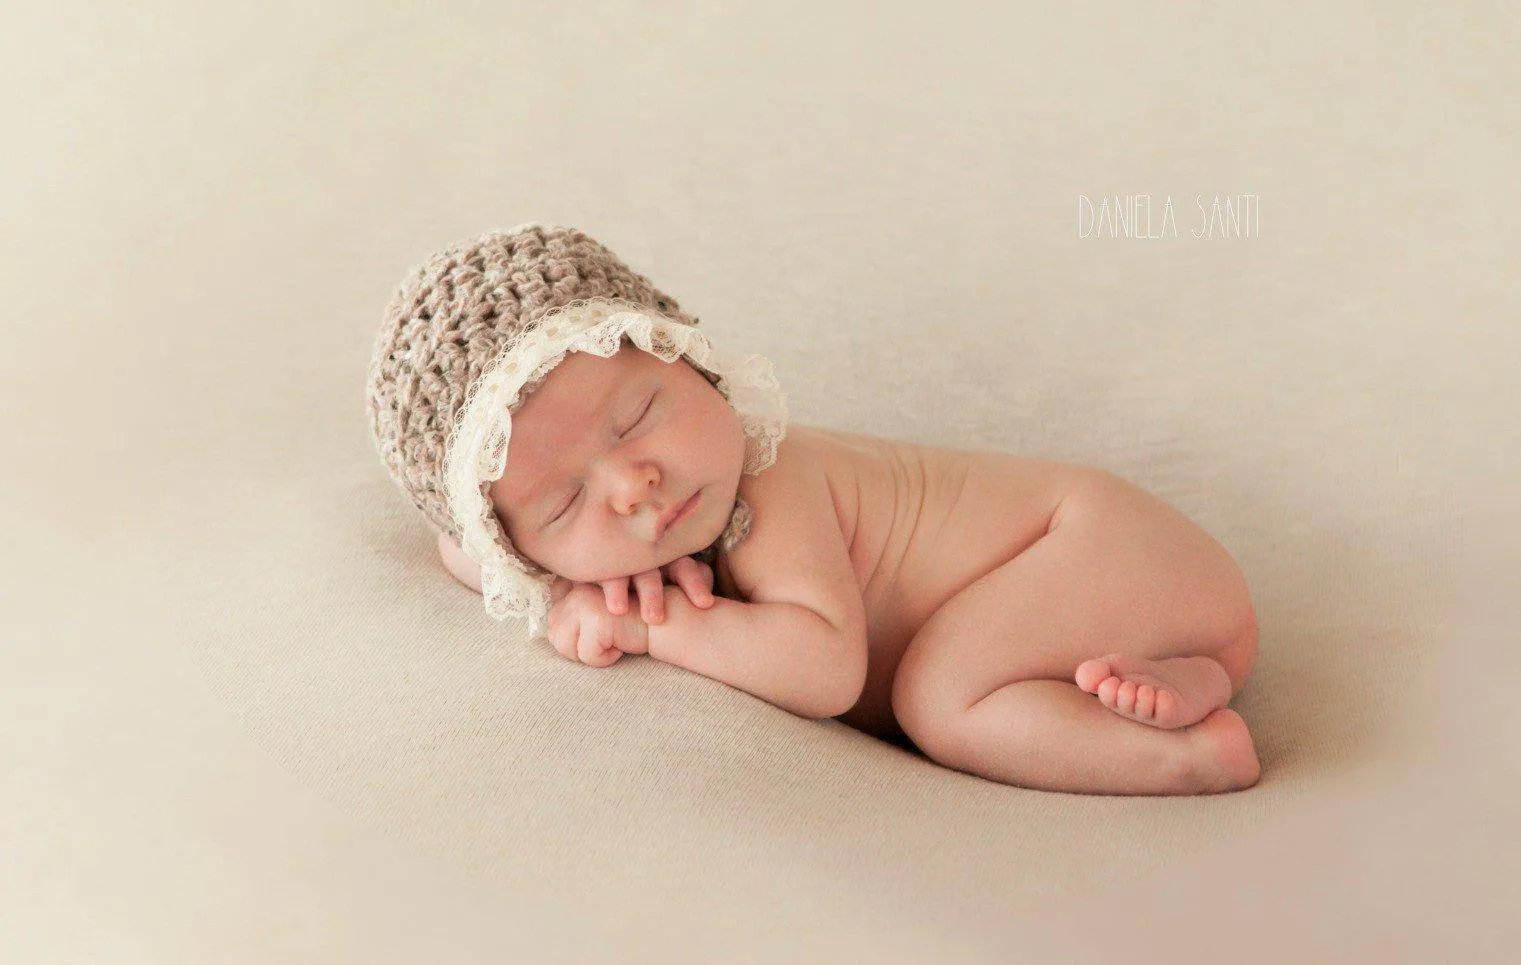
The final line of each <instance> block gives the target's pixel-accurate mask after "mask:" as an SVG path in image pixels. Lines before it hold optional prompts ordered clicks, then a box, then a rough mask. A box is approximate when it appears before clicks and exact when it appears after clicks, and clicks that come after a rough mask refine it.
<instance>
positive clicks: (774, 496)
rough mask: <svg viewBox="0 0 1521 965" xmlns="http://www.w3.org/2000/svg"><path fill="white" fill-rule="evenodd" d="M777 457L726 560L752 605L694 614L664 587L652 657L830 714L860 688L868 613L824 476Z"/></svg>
mask: <svg viewBox="0 0 1521 965" xmlns="http://www.w3.org/2000/svg"><path fill="white" fill-rule="evenodd" d="M782 452H783V453H784V455H782V456H779V457H778V464H777V466H776V467H774V468H773V469H771V470H768V471H767V472H765V473H762V474H761V475H759V476H757V477H755V478H754V480H753V481H751V483H750V486H751V492H750V495H749V497H748V498H749V499H750V501H751V503H752V504H753V505H754V506H755V507H756V512H755V519H754V522H753V523H752V525H751V529H750V533H749V534H748V535H747V536H746V537H745V538H744V540H743V541H742V542H741V543H740V544H739V546H737V547H736V548H735V549H734V550H732V551H731V552H730V554H729V568H730V570H731V571H732V572H733V574H734V580H735V583H736V584H738V585H739V588H740V589H741V590H742V591H743V594H744V596H745V597H747V598H748V600H749V601H750V602H748V603H744V602H740V601H737V600H729V599H724V598H718V599H715V600H714V603H713V606H712V607H711V608H709V609H706V610H700V609H698V608H697V607H695V606H693V605H692V604H691V603H690V602H688V601H687V600H685V599H682V598H681V594H680V593H679V592H675V588H674V587H667V588H666V590H665V597H666V607H667V611H668V614H669V616H668V617H667V619H666V622H665V623H664V624H661V625H659V626H651V627H650V628H649V655H650V656H651V657H654V658H655V659H656V660H660V661H663V662H665V663H671V664H675V665H677V666H679V667H683V668H685V669H687V670H690V671H692V672H694V673H699V674H702V675H703V676H704V677H710V678H712V679H714V680H718V681H721V682H723V683H726V684H728V685H729V686H731V687H737V688H739V689H740V690H743V691H746V692H747V693H750V694H754V695H755V696H757V697H759V698H761V699H762V700H765V701H767V702H769V703H772V704H775V705H776V706H778V707H780V708H782V709H783V710H786V711H788V712H790V713H794V714H797V715H799V716H801V717H811V718H824V717H835V716H838V715H840V714H843V713H845V712H846V711H847V710H849V709H850V708H851V707H853V706H855V704H856V701H857V700H859V699H860V696H861V692H862V691H863V690H864V689H865V686H866V666H867V647H866V608H865V604H864V602H863V601H862V599H861V591H860V586H859V585H858V584H857V582H856V578H855V571H854V570H853V568H852V567H851V565H850V554H849V548H848V547H847V546H846V545H845V536H844V534H843V533H842V532H840V525H839V518H838V517H837V516H836V514H835V511H834V502H833V499H832V498H831V496H830V494H829V485H828V482H827V481H826V480H825V478H824V475H823V471H822V469H821V468H820V467H817V466H809V465H805V464H794V463H786V464H784V460H786V459H787V454H788V450H787V448H786V447H785V446H784V447H783V449H782Z"/></svg>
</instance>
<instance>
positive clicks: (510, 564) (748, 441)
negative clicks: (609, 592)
mask: <svg viewBox="0 0 1521 965" xmlns="http://www.w3.org/2000/svg"><path fill="white" fill-rule="evenodd" d="M625 335H626V336H628V338H629V339H630V340H632V341H633V343H634V344H635V345H637V346H638V347H639V348H641V349H643V350H644V351H646V352H649V353H650V354H651V355H654V356H657V357H658V358H660V359H662V360H663V361H665V362H675V361H676V360H677V359H678V358H680V357H681V356H683V355H685V356H686V357H687V358H688V359H690V360H691V361H692V362H693V363H694V364H695V365H697V366H698V367H699V368H700V369H702V370H704V371H706V372H708V373H710V374H711V375H713V376H715V377H716V379H717V382H716V388H717V389H718V391H719V392H720V393H722V394H723V396H724V398H726V399H728V401H729V405H730V406H732V407H733V409H734V411H735V412H736V413H738V415H739V417H740V422H741V424H742V425H743V427H744V432H745V462H744V472H745V473H746V474H747V475H752V476H753V475H758V474H760V473H761V472H762V471H763V470H765V469H767V468H769V467H770V466H771V465H772V463H774V462H776V451H777V446H778V445H779V444H780V443H781V441H782V439H783V437H785V436H786V433H787V420H788V411H787V400H786V397H785V396H784V395H783V394H782V392H781V389H780V387H779V386H778V385H777V381H776V376H775V373H774V371H773V368H772V365H771V362H770V361H769V360H768V359H766V358H765V357H764V356H760V355H747V356H745V357H744V358H743V359H739V360H726V359H724V358H721V357H719V356H717V355H716V353H714V351H713V347H712V345H711V343H709V341H708V337H707V335H706V334H705V333H703V332H701V331H699V330H698V329H697V328H695V327H694V326H691V325H687V324H685V323H682V322H679V321H676V320H675V319H671V318H667V317H665V316H663V315H661V314H659V313H657V312H654V311H652V310H651V309H649V308H647V307H645V306H643V305H640V304H638V303H635V302H630V301H627V300H624V299H619V298H590V299H577V300H576V301H573V302H570V303H569V304H566V305H562V306H560V307H558V308H555V309H553V310H552V311H550V312H548V313H546V314H545V315H544V316H543V317H542V318H541V319H540V321H539V323H538V324H536V325H534V326H533V327H531V328H529V329H527V330H526V331H523V332H521V333H519V334H518V335H517V336H515V337H514V338H513V340H512V341H510V342H508V344H507V345H506V347H504V348H503V350H502V352H501V354H500V355H498V356H497V358H496V360H495V361H494V362H492V364H491V365H489V366H488V367H487V368H486V370H485V371H484V372H483V373H482V374H481V377H480V378H479V379H477V380H476V382H475V384H473V385H472V386H470V387H469V388H468V389H467V390H466V401H465V404H464V406H463V408H462V409H461V412H460V415H459V417H458V419H457V420H456V422H455V426H454V429H453V432H452V433H451V435H450V438H449V440H448V442H447V443H446V446H445V460H444V495H445V498H446V499H447V500H448V503H449V510H450V512H451V513H452V514H453V516H454V521H455V524H456V525H457V526H458V527H459V531H460V537H461V539H460V549H461V550H463V551H464V553H465V555H466V556H468V557H469V558H470V559H471V560H473V561H474V562H475V563H476V565H477V566H479V567H480V568H481V594H482V597H483V598H484V601H485V607H486V612H487V613H488V614H489V615H490V616H491V617H492V618H494V619H496V620H505V619H507V618H508V617H515V618H527V619H528V620H529V621H530V634H531V636H532V638H533V639H539V638H547V631H548V623H549V610H550V597H549V587H550V585H551V583H552V582H553V580H554V575H553V574H551V573H549V572H547V571H546V570H544V569H543V568H542V567H539V566H536V565H534V564H533V563H530V562H528V561H526V560H524V559H522V558H521V557H519V556H518V555H517V553H516V552H515V551H511V552H509V549H510V547H511V545H512V544H511V541H510V540H509V539H508V538H507V534H506V533H505V532H503V531H502V527H501V525H500V524H499V523H498V522H497V519H496V516H495V514H494V513H493V512H492V509H491V502H490V495H489V490H490V485H491V483H493V482H495V481H496V480H497V479H500V478H501V476H502V474H503V473H504V472H505V471H506V468H507V443H508V440H510V439H511V438H512V410H513V409H514V408H515V407H516V406H517V404H518V400H519V398H521V397H526V396H527V395H529V394H530V393H532V391H533V390H534V389H535V388H537V387H538V385H539V383H540V382H542V381H543V379H544V377H545V376H546V375H548V374H549V372H550V370H552V369H553V368H554V367H555V366H556V365H558V364H559V363H560V361H561V360H562V359H563V358H564V357H565V353H567V352H571V351H577V352H591V353H593V354H595V355H599V356H601V357H602V358H611V357H612V356H613V355H615V354H617V352H618V349H619V346H620V345H621V344H622V340H623V337H624V336H625ZM752 518H753V514H752V511H751V509H750V507H749V506H748V505H746V504H745V503H744V501H743V500H739V501H737V505H736V507H735V511H734V513H733V514H732V517H731V519H730V524H729V526H728V528H726V529H725V531H724V534H723V537H722V538H721V539H722V543H723V547H724V549H725V550H728V549H730V548H732V547H733V546H734V545H735V544H737V543H738V542H739V541H740V540H742V539H743V538H744V537H745V535H746V534H747V533H748V532H749V530H750V521H751V519H752Z"/></svg>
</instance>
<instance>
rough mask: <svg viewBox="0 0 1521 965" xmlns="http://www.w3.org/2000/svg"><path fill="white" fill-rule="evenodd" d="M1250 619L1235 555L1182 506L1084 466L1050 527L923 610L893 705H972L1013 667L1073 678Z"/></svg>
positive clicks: (1206, 637)
mask: <svg viewBox="0 0 1521 965" xmlns="http://www.w3.org/2000/svg"><path fill="white" fill-rule="evenodd" d="M1251 619H1252V617H1251V608H1250V602H1249V599H1248V597H1247V593H1246V584H1245V581H1244V579H1243V578H1242V576H1241V573H1240V570H1239V569H1238V568H1237V567H1236V565H1235V561H1234V560H1232V559H1231V557H1230V554H1229V553H1227V552H1226V551H1225V549H1224V548H1223V547H1221V546H1220V545H1219V543H1217V542H1215V540H1214V539H1213V538H1211V537H1210V536H1209V534H1208V533H1206V532H1204V531H1203V530H1202V529H1200V528H1199V527H1198V526H1197V525H1195V524H1194V523H1193V522H1192V521H1191V520H1189V519H1188V518H1187V517H1185V516H1183V515H1182V514H1181V513H1180V512H1178V511H1177V510H1176V509H1173V508H1172V507H1171V506H1169V505H1167V504H1166V503H1165V502H1163V501H1162V500H1161V499H1159V498H1157V497H1155V496H1153V495H1151V494H1150V493H1147V492H1146V491H1145V490H1143V489H1141V488H1139V487H1137V486H1135V485H1133V484H1131V483H1129V482H1128V481H1126V480H1123V479H1121V478H1120V477H1118V476H1115V475H1113V474H1110V473H1105V472H1093V473H1091V474H1084V475H1083V476H1082V477H1081V478H1080V479H1079V480H1078V481H1076V482H1075V483H1074V484H1073V485H1072V487H1071V489H1070V490H1069V491H1068V492H1066V493H1065V494H1064V496H1063V497H1062V499H1061V502H1060V505H1059V506H1058V508H1057V510H1056V513H1055V514H1054V516H1053V517H1052V519H1051V523H1050V527H1049V529H1048V530H1047V532H1046V533H1045V534H1044V535H1042V536H1041V537H1040V538H1039V539H1037V540H1035V541H1034V542H1033V543H1032V544H1031V545H1030V546H1029V547H1028V548H1026V549H1025V550H1024V551H1023V552H1021V553H1019V554H1018V555H1016V556H1014V557H1013V558H1012V559H1009V560H1007V561H1006V562H1004V563H1002V564H1001V565H999V566H997V567H995V568H994V569H992V570H991V571H990V572H988V573H986V574H985V575H983V576H982V577H981V578H979V579H977V580H975V581H973V582H972V583H970V584H969V585H967V586H965V587H964V588H962V589H961V590H960V591H958V592H957V593H956V594H955V595H954V596H952V597H951V598H950V599H949V600H947V601H946V602H945V604H944V605H943V606H941V607H940V608H939V609H938V610H936V611H935V613H934V614H933V615H932V616H931V617H930V618H929V619H928V620H927V621H926V622H925V623H924V625H923V626H922V627H921V628H920V629H919V631H918V633H917V634H916V635H915V636H914V638H913V640H912V641H911V642H910V644H909V646H908V649H907V650H906V651H905V652H904V655H903V659H902V661H901V662H900V663H899V665H898V669H897V674H896V676H895V678H894V681H893V708H894V711H895V712H898V713H899V716H900V721H899V722H900V725H902V726H904V727H905V729H907V727H908V726H909V725H908V724H906V723H904V721H903V720H902V718H903V717H904V716H907V717H910V718H913V717H916V716H918V717H923V716H925V715H929V714H943V713H946V712H954V711H959V710H961V709H964V708H965V707H967V706H969V705H970V704H972V703H973V702H975V701H977V700H979V699H981V698H982V697H984V696H986V695H987V694H989V693H991V692H992V691H993V690H996V689H997V688H999V687H1001V686H1003V685H1004V684H1007V683H1012V682H1014V681H1017V680H1029V679H1053V680H1067V681H1070V680H1072V678H1073V674H1074V672H1075V671H1076V669H1077V665H1078V664H1079V663H1082V662H1083V661H1084V660H1087V659H1089V658H1091V657H1098V656H1102V655H1104V654H1106V653H1112V652H1124V653H1129V654H1133V655H1135V656H1139V657H1144V658H1146V659H1151V660H1157V659H1163V658H1165V657H1172V656H1184V655H1192V654H1197V653H1206V652H1211V651H1213V650H1218V649H1220V648H1221V647H1223V646H1225V645H1227V644H1229V643H1230V642H1231V641H1232V640H1234V639H1237V638H1238V637H1239V636H1240V635H1241V633H1242V632H1243V627H1244V626H1245V625H1246V624H1247V622H1248V621H1250V620H1251Z"/></svg>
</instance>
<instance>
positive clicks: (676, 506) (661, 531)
mask: <svg viewBox="0 0 1521 965" xmlns="http://www.w3.org/2000/svg"><path fill="white" fill-rule="evenodd" d="M696 495H697V493H693V494H692V495H691V496H688V497H687V498H686V499H683V500H681V501H680V502H678V503H673V504H672V505H671V507H670V508H669V509H667V510H666V511H665V512H664V513H662V514H661V515H660V518H659V519H658V520H656V521H655V538H656V539H660V538H661V537H662V536H664V535H665V531H666V530H668V529H670V528H671V521H672V520H674V519H675V518H676V514H677V513H679V512H681V510H682V508H683V507H685V506H686V504H687V503H689V502H691V501H692V499H693V498H694V497H695V496H696Z"/></svg>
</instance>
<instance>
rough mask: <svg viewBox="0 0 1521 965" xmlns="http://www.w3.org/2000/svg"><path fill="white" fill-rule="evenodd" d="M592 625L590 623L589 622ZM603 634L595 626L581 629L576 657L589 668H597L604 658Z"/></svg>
mask: <svg viewBox="0 0 1521 965" xmlns="http://www.w3.org/2000/svg"><path fill="white" fill-rule="evenodd" d="M588 622H589V623H590V621H588ZM603 649H604V647H603V645H602V634H601V633H600V632H599V631H598V630H597V628H596V627H595V626H590V625H589V626H585V627H582V628H581V636H580V638H579V639H577V641H576V656H577V658H579V659H580V661H581V662H582V663H584V664H586V665H587V666H588V667H595V666H597V663H598V661H599V660H600V659H601V657H602V651H603Z"/></svg>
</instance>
